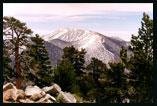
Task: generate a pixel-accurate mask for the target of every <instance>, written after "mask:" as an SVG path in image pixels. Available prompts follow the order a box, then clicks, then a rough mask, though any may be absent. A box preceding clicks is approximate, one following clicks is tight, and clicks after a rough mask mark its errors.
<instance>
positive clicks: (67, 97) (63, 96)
mask: <svg viewBox="0 0 157 106" xmlns="http://www.w3.org/2000/svg"><path fill="white" fill-rule="evenodd" d="M58 98H59V99H60V100H61V101H62V102H63V103H76V99H75V97H74V96H73V95H71V94H70V93H66V92H60V93H59V95H58Z"/></svg>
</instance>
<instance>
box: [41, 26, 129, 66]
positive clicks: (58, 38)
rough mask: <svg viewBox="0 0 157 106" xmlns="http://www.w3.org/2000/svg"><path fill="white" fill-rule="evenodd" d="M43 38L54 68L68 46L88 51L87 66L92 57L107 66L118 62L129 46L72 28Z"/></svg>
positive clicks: (91, 32)
mask: <svg viewBox="0 0 157 106" xmlns="http://www.w3.org/2000/svg"><path fill="white" fill-rule="evenodd" d="M42 38H43V39H44V40H45V45H46V48H47V50H48V52H49V56H50V60H51V62H52V64H53V66H54V65H55V64H56V63H57V60H58V59H60V58H61V57H62V55H63V51H62V49H63V48H64V47H66V46H71V45H73V46H74V47H76V48H77V49H78V50H81V48H84V49H86V51H87V53H86V55H85V59H86V64H88V63H89V62H90V59H91V58H92V57H96V58H98V59H100V60H102V61H103V62H104V63H106V64H107V63H108V62H114V61H118V60H119V59H120V58H119V54H120V49H121V46H122V45H123V46H124V47H126V48H127V45H128V44H129V43H128V42H126V41H124V40H122V39H117V38H115V37H114V38H112V37H107V36H105V35H102V34H100V33H98V32H93V31H85V30H81V29H70V28H65V29H59V30H57V31H55V32H54V33H52V34H48V35H44V36H42ZM129 54H130V52H129Z"/></svg>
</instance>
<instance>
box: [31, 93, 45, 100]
mask: <svg viewBox="0 0 157 106" xmlns="http://www.w3.org/2000/svg"><path fill="white" fill-rule="evenodd" d="M42 97H43V95H42V94H40V93H36V94H33V95H31V97H30V98H29V99H30V100H33V101H37V100H39V99H41V98H42Z"/></svg>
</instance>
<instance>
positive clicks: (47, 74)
mask: <svg viewBox="0 0 157 106" xmlns="http://www.w3.org/2000/svg"><path fill="white" fill-rule="evenodd" d="M27 47H28V50H27V58H29V60H30V61H29V62H28V63H29V67H28V68H31V70H30V73H29V74H30V76H28V77H30V78H31V80H32V81H33V82H34V83H35V85H38V86H40V87H44V86H50V85H51V84H52V83H53V70H52V66H51V62H50V60H49V57H48V52H47V50H46V48H45V44H44V40H43V39H42V38H40V37H39V35H38V34H36V35H35V37H31V44H28V45H27Z"/></svg>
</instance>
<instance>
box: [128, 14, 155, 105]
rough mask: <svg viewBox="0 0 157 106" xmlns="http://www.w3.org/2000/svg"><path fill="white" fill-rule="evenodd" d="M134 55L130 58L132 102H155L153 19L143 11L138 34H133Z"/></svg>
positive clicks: (132, 46) (132, 48)
mask: <svg viewBox="0 0 157 106" xmlns="http://www.w3.org/2000/svg"><path fill="white" fill-rule="evenodd" d="M129 48H130V50H131V51H132V52H133V56H131V58H130V59H129V69H130V70H131V74H130V79H131V81H130V83H131V85H132V86H133V88H134V93H133V94H132V98H131V100H132V101H131V102H136V103H150V102H153V20H151V19H150V18H149V16H148V15H147V14H146V13H143V18H142V21H141V28H139V31H138V35H137V36H135V35H132V39H131V46H130V47H129Z"/></svg>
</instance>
